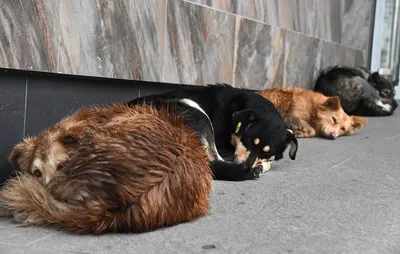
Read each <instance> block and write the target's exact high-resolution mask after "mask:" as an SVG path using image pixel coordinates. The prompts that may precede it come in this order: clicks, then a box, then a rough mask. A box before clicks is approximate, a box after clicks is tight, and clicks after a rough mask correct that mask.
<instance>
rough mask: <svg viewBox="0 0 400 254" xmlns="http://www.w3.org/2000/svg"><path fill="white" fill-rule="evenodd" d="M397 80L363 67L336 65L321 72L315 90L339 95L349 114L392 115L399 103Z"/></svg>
mask: <svg viewBox="0 0 400 254" xmlns="http://www.w3.org/2000/svg"><path fill="white" fill-rule="evenodd" d="M394 84H396V82H390V81H388V80H387V79H385V78H383V77H382V76H380V75H379V73H377V72H374V73H371V72H369V71H368V70H367V69H365V68H363V67H356V68H351V67H345V66H337V65H336V66H333V67H329V68H327V69H325V70H323V71H322V72H321V74H320V75H319V76H318V78H317V81H316V84H315V88H314V91H316V92H320V93H322V94H324V95H325V96H339V98H340V102H341V105H342V107H343V110H344V111H345V112H346V113H347V114H349V115H360V116H388V115H391V114H393V112H394V110H396V108H397V106H398V105H397V102H396V100H395V99H394V95H395V89H394Z"/></svg>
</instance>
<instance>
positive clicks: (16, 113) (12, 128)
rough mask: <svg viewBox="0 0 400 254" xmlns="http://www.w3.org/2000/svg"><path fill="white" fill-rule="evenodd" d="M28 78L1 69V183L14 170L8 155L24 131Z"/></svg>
mask: <svg viewBox="0 0 400 254" xmlns="http://www.w3.org/2000/svg"><path fill="white" fill-rule="evenodd" d="M25 91H26V79H25V77H24V76H11V75H8V74H7V73H5V72H4V70H0V98H1V102H0V130H1V132H0V140H1V141H0V155H1V156H0V184H2V183H3V182H4V181H5V180H6V179H7V178H8V176H9V175H10V174H11V173H12V172H13V170H12V168H11V167H10V166H9V165H8V162H7V156H8V154H9V153H10V152H11V149H12V148H13V147H14V145H15V144H16V143H18V142H20V141H21V140H22V136H23V132H24V112H25Z"/></svg>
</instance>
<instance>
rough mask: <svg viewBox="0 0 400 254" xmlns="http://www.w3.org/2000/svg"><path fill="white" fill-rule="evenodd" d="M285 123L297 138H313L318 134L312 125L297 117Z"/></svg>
mask: <svg viewBox="0 0 400 254" xmlns="http://www.w3.org/2000/svg"><path fill="white" fill-rule="evenodd" d="M285 122H286V124H287V125H288V127H289V128H291V129H292V130H293V131H294V135H295V136H296V137H297V138H312V137H315V135H316V134H317V133H316V131H315V129H314V128H313V127H312V126H311V125H309V124H308V123H307V122H306V121H304V120H301V119H299V118H297V117H290V118H288V119H286V121H285Z"/></svg>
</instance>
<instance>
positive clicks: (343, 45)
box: [183, 0, 368, 51]
mask: <svg viewBox="0 0 400 254" xmlns="http://www.w3.org/2000/svg"><path fill="white" fill-rule="evenodd" d="M183 1H184V2H186V3H190V4H194V5H197V6H201V7H204V8H208V9H211V10H214V11H219V12H222V13H225V14H229V15H234V16H239V17H241V18H244V19H248V20H251V21H254V22H257V23H261V24H264V25H267V26H271V27H275V28H279V29H281V30H284V31H285V32H292V33H296V34H299V35H303V36H306V37H310V38H313V39H317V40H320V41H324V42H329V43H333V44H336V45H338V46H342V47H346V48H349V49H352V50H358V51H367V50H368V49H361V48H354V47H352V46H348V45H346V44H341V43H338V42H335V41H330V40H329V39H325V38H319V37H316V36H314V35H311V34H307V33H303V32H300V31H295V30H290V29H288V28H284V27H281V26H278V25H270V24H268V23H266V22H264V21H261V20H257V19H254V18H250V17H247V16H243V15H239V14H237V13H232V12H228V11H224V10H221V9H217V8H215V7H211V6H208V5H204V4H199V3H194V2H190V0H183Z"/></svg>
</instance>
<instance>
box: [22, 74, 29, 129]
mask: <svg viewBox="0 0 400 254" xmlns="http://www.w3.org/2000/svg"><path fill="white" fill-rule="evenodd" d="M24 103H25V105H24V128H23V132H22V137H25V132H26V110H27V104H28V76H26V81H25V102H24Z"/></svg>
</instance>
